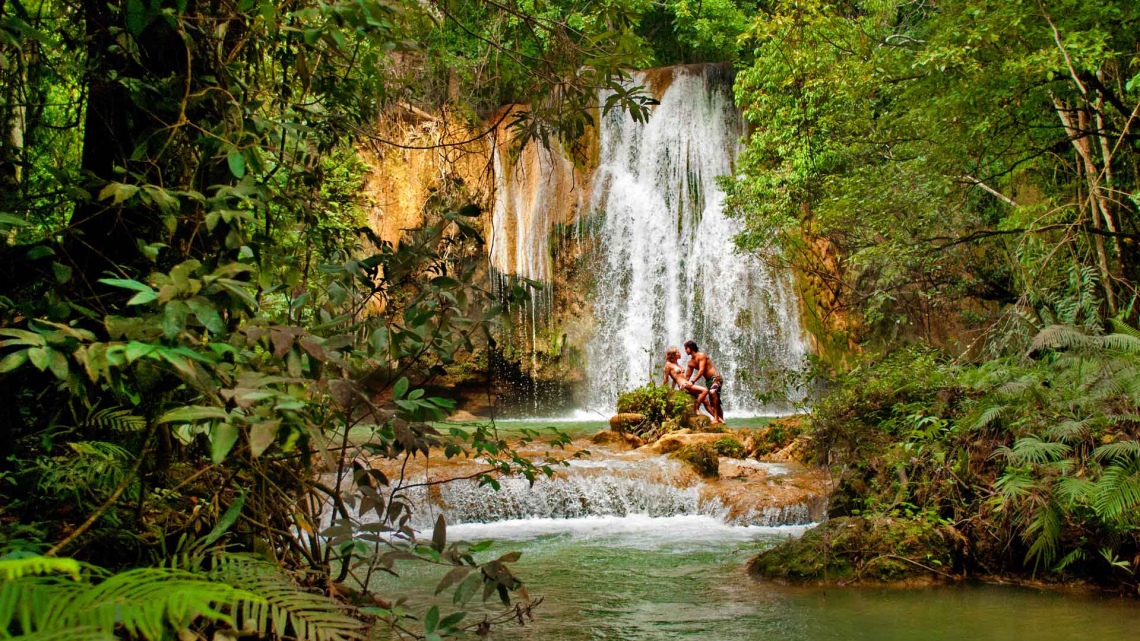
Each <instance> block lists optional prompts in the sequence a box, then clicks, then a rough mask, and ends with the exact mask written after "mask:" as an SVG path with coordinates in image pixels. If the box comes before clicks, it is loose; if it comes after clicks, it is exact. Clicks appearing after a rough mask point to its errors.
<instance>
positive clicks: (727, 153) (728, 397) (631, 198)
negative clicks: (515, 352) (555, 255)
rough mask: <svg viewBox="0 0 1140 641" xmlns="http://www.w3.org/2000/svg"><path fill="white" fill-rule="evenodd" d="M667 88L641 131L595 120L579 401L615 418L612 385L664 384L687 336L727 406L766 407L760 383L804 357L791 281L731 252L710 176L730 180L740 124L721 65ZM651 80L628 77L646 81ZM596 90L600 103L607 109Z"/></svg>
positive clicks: (677, 70) (627, 122)
mask: <svg viewBox="0 0 1140 641" xmlns="http://www.w3.org/2000/svg"><path fill="white" fill-rule="evenodd" d="M663 71H664V72H668V71H671V72H672V74H673V77H672V80H671V82H670V84H669V85H668V87H667V89H665V91H664V92H663V94H662V95H661V96H660V104H659V105H657V106H656V107H654V108H653V112H652V115H651V116H650V118H649V120H648V122H647V123H639V122H636V121H635V120H634V119H633V118H632V117H630V116H629V114H627V113H625V112H622V111H620V110H614V111H612V112H611V113H609V114H608V115H606V116H604V117H603V118H602V120H601V123H600V145H601V149H600V159H601V160H600V166H599V167H598V169H597V170H596V172H595V174H594V177H593V188H592V193H591V195H590V200H589V205H588V206H587V209H586V212H587V216H588V218H587V219H585V220H584V221H583V222H584V225H585V227H586V229H587V230H588V232H587V233H594V234H597V235H598V237H599V241H600V242H599V243H598V247H599V251H600V254H601V255H600V256H599V261H598V265H597V267H596V269H597V272H596V273H597V287H596V292H595V297H594V320H595V331H594V338H593V339H592V341H591V342H590V344H589V345H588V347H587V352H586V353H587V359H588V363H589V367H590V370H589V373H588V381H589V390H588V398H589V406H590V408H591V409H594V410H597V411H600V412H612V411H613V408H614V403H615V400H616V398H617V396H618V394H619V393H620V392H621V391H624V390H628V389H632V388H634V387H638V386H640V385H643V384H645V383H646V382H647V381H649V380H650V379H651V377H660V376H661V363H662V361H663V359H664V354H665V349H666V348H667V347H668V346H670V345H675V346H678V347H680V346H681V344H682V343H683V342H684V341H686V340H688V339H693V340H695V341H697V343H698V344H699V345H700V347H701V349H702V351H705V352H707V353H709V354H710V355H711V356H712V359H713V362H714V363H715V364H716V366H717V368H718V369H719V370H720V373H721V374H722V375H723V376H724V378H725V380H726V393H725V397H724V406H725V409H726V411H735V412H737V413H775V412H782V411H786V410H787V409H788V408H787V407H786V404H785V403H781V402H768V403H765V402H762V401H761V400H760V399H759V398H758V396H759V395H760V394H762V393H763V392H765V391H767V383H766V382H765V380H764V379H765V378H766V377H767V376H768V375H770V374H772V373H778V372H788V371H795V370H797V369H798V368H800V367H801V366H802V363H803V359H804V356H805V354H806V353H807V351H808V348H807V345H806V344H805V342H804V338H803V331H802V329H801V327H800V323H799V314H798V308H797V303H796V299H795V295H794V293H793V288H792V282H791V274H790V273H789V272H787V271H785V270H779V271H777V270H776V269H774V268H773V267H772V266H771V265H770V264H769V262H767V261H765V260H763V257H759V256H755V255H750V254H746V253H738V252H737V251H736V250H735V245H734V242H733V237H734V236H735V235H736V234H738V233H739V232H740V230H741V224H740V222H739V221H737V220H734V219H731V218H728V217H727V216H726V215H725V213H724V211H723V205H724V191H723V190H722V189H721V188H720V187H719V186H718V185H717V177H719V176H730V175H732V174H733V163H734V160H735V158H736V155H737V153H738V152H739V151H740V148H741V142H740V139H741V137H742V134H743V131H744V128H743V121H742V118H741V116H740V113H739V112H738V110H737V109H736V107H735V105H734V103H733V99H732V78H731V71H730V70H729V69H728V68H727V67H724V66H717V65H693V66H683V67H674V68H673V69H671V70H656V71H654V72H652V73H656V74H658V76H657V77H655V78H654V80H658V78H659V74H661V73H662V72H663ZM648 73H650V72H639V73H636V74H634V78H633V83H634V84H637V85H642V84H648ZM604 99H605V96H604V95H603V96H602V102H604Z"/></svg>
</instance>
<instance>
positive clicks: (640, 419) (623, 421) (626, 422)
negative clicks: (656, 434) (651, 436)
mask: <svg viewBox="0 0 1140 641" xmlns="http://www.w3.org/2000/svg"><path fill="white" fill-rule="evenodd" d="M644 422H645V415H644V414H637V413H634V412H627V413H624V414H616V415H614V416H613V418H611V419H610V429H611V430H613V431H615V432H622V433H624V432H632V431H635V430H636V428H637V427H638V426H640V425H641V424H642V423H644Z"/></svg>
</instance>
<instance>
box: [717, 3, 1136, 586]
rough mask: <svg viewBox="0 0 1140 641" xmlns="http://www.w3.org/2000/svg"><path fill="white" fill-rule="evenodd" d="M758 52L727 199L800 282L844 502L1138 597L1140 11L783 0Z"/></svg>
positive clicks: (994, 557) (746, 61)
mask: <svg viewBox="0 0 1140 641" xmlns="http://www.w3.org/2000/svg"><path fill="white" fill-rule="evenodd" d="M740 50H741V59H740V62H739V63H738V74H737V77H736V95H737V100H738V103H739V105H740V106H741V108H742V109H743V110H744V113H745V114H746V116H747V118H748V119H749V122H750V123H751V131H750V134H749V138H748V146H747V149H746V151H745V152H744V155H743V157H742V158H741V160H740V166H739V167H738V176H737V177H736V179H735V180H730V181H727V182H726V185H727V186H728V188H729V190H730V201H731V202H730V206H731V207H732V209H733V211H734V212H735V213H736V214H737V215H738V216H739V217H740V218H741V219H742V220H743V221H744V224H745V226H746V231H745V232H744V233H743V234H742V235H741V236H740V238H739V242H740V245H741V247H742V248H745V249H749V250H762V249H763V248H765V247H772V246H775V247H778V248H779V249H780V251H781V253H780V254H779V255H780V256H781V257H782V258H783V259H784V260H786V261H788V262H789V263H790V264H792V265H793V266H794V267H795V268H796V269H797V271H798V272H799V273H800V274H801V279H800V285H801V291H804V292H806V293H807V296H806V298H807V300H808V307H809V308H810V309H812V310H813V314H814V316H815V319H814V321H813V322H814V324H815V329H816V330H817V331H816V333H817V336H822V339H821V340H820V341H819V343H820V345H821V346H822V347H823V349H821V356H825V357H827V358H825V361H826V362H821V363H819V365H820V373H821V375H822V378H824V379H826V380H828V385H827V391H826V392H825V393H824V394H823V396H822V398H821V399H819V400H818V402H816V403H815V404H814V406H813V408H812V416H811V421H810V424H811V427H812V429H813V436H814V439H815V449H816V457H817V459H818V460H820V461H821V462H824V463H826V464H830V465H832V466H833V469H835V471H836V473H837V479H838V481H839V484H840V485H839V490H838V492H837V495H836V497H835V501H834V502H833V512H834V513H835V515H837V516H840V515H844V516H856V517H860V518H868V519H872V518H879V517H886V518H908V519H920V520H926V521H928V522H930V523H933V524H935V525H937V526H939V527H944V528H947V532H949V533H950V535H951V538H954V539H955V541H960V540H962V541H965V546H964V547H963V548H962V549H961V552H962V554H961V556H960V557H958V561H957V563H959V564H960V567H958V568H957V570H959V571H963V572H972V573H974V574H987V573H989V574H1003V573H1020V574H1034V575H1036V576H1037V577H1038V578H1044V579H1050V578H1053V579H1072V578H1082V579H1088V580H1092V581H1097V582H1102V583H1105V584H1109V585H1114V586H1120V587H1124V588H1126V589H1128V590H1132V591H1134V590H1135V589H1136V588H1137V587H1138V585H1140V530H1138V528H1140V510H1137V507H1138V506H1140V420H1138V419H1140V416H1138V414H1137V411H1136V410H1137V401H1138V399H1140V397H1138V396H1137V393H1138V391H1140V390H1138V389H1137V388H1136V387H1135V384H1136V372H1137V371H1138V370H1137V366H1138V365H1140V343H1137V337H1138V336H1140V333H1138V332H1137V331H1136V329H1135V327H1136V323H1137V312H1138V310H1137V305H1136V303H1137V278H1138V277H1140V272H1138V268H1140V265H1138V262H1137V241H1138V240H1140V227H1138V225H1140V191H1138V190H1140V136H1138V133H1140V132H1138V131H1137V125H1138V124H1140V123H1138V122H1137V116H1140V6H1137V5H1136V4H1135V3H1133V2H1123V1H1122V2H1113V1H1111V0H1110V1H1109V2H1102V3H1096V4H1095V5H1092V4H1088V3H1080V2H1070V1H1066V0H1056V1H1051V0H1032V1H1022V0H949V1H939V2H924V1H918V2H892V1H887V2H879V1H866V2H828V1H816V0H802V1H801V0H789V1H778V2H773V3H770V4H769V5H767V6H766V7H765V11H764V12H763V15H761V16H759V17H757V18H756V19H754V20H751V21H749V22H748V24H747V27H746V28H745V30H744V31H743V32H742V36H741V39H740ZM837 347H838V349H837ZM851 347H854V348H855V349H854V350H852V349H850V348H851ZM839 352H842V354H839V355H838V356H837V354H838V353H839ZM853 352H861V353H862V356H852V353H853ZM955 545H956V546H957V543H955Z"/></svg>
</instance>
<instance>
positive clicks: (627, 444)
mask: <svg viewBox="0 0 1140 641" xmlns="http://www.w3.org/2000/svg"><path fill="white" fill-rule="evenodd" d="M590 442H591V443H593V444H594V445H607V446H611V447H617V448H620V449H630V450H632V449H635V448H638V447H641V446H642V445H644V444H645V441H643V440H642V439H641V437H639V436H637V435H636V434H629V433H623V432H614V431H612V430H602V431H601V432H598V433H597V434H595V435H593V436H591V437H590Z"/></svg>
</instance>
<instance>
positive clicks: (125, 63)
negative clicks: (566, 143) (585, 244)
mask: <svg viewBox="0 0 1140 641" xmlns="http://www.w3.org/2000/svg"><path fill="white" fill-rule="evenodd" d="M644 6H645V3H644V2H641V1H640V0H636V1H633V2H614V3H606V4H605V6H604V7H599V6H595V5H594V4H593V3H588V2H578V1H576V0H575V1H567V2H560V3H555V4H553V5H551V4H543V3H523V5H521V6H515V5H511V6H509V7H508V6H506V5H501V4H498V3H490V4H486V3H449V2H429V3H419V2H406V1H404V0H391V1H389V0H380V1H363V2H356V1H351V2H348V1H335V2H315V1H311V0H290V1H287V2H268V1H253V2H238V3H224V5H222V6H214V5H210V6H208V7H207V6H206V5H200V4H196V3H185V2H173V3H171V2H138V1H136V0H118V1H112V2H90V3H60V2H49V1H43V2H31V3H28V2H22V3H21V2H15V3H0V129H3V131H4V132H5V144H4V145H0V236H2V237H3V239H4V241H3V243H0V282H3V283H4V285H5V288H4V291H3V292H2V294H3V295H2V296H0V404H2V405H4V406H5V407H6V408H10V409H13V411H11V412H5V413H4V415H3V416H0V431H3V433H4V437H5V443H6V445H7V444H10V445H11V447H10V449H6V450H5V457H4V459H3V460H2V461H0V504H3V506H4V508H3V510H4V518H3V520H2V521H0V545H2V546H3V550H0V553H2V552H3V551H6V550H8V549H12V550H23V551H28V550H32V551H41V552H44V551H48V550H50V554H51V555H54V554H57V553H60V552H61V551H62V552H65V553H69V554H72V555H74V556H75V557H76V558H77V559H80V560H84V561H92V560H96V561H98V562H99V564H100V565H103V566H106V567H108V569H109V572H111V573H110V574H105V573H101V572H95V571H94V570H92V571H91V572H90V573H88V574H84V575H83V576H82V577H80V579H79V580H75V579H74V578H72V579H64V578H62V577H58V576H34V577H30V576H17V575H19V574H21V573H25V574H26V572H28V571H36V570H37V569H40V570H42V569H51V567H54V566H51V565H50V564H48V565H43V566H15V565H13V566H11V569H10V570H5V571H6V572H10V573H11V574H12V576H13V577H14V578H13V579H12V582H11V583H6V584H5V588H4V589H5V590H8V592H6V593H5V594H6V595H7V596H6V598H8V597H11V598H12V599H16V600H17V601H19V603H22V604H29V605H27V607H29V608H34V610H35V611H34V612H32V611H31V610H29V611H27V612H31V614H29V615H28V616H32V615H33V614H34V617H33V618H27V617H23V618H21V617H17V618H16V619H11V618H9V619H4V625H2V626H0V630H5V631H6V632H12V633H15V632H21V633H25V634H34V635H35V636H36V637H39V638H54V637H52V635H56V634H57V632H58V631H59V630H60V629H62V628H56V627H53V626H55V625H57V623H58V625H60V626H63V625H67V626H71V630H72V632H73V633H76V634H79V636H80V638H86V637H85V636H84V635H88V636H90V637H91V638H106V637H107V636H108V635H112V634H113V635H116V636H117V637H146V638H167V637H171V636H172V635H173V634H175V633H183V632H186V631H187V629H188V627H193V626H205V625H212V626H222V627H233V628H234V629H242V630H244V629H246V628H247V627H248V626H247V624H250V623H251V622H252V624H253V626H252V628H253V629H254V630H255V631H256V633H257V634H258V635H259V636H262V637H277V638H284V637H290V638H304V639H339V638H348V637H354V636H358V635H362V634H363V628H362V627H361V626H359V625H358V624H357V622H356V621H357V619H359V618H360V617H359V614H360V613H359V612H358V611H353V612H348V611H343V610H341V609H340V608H339V606H337V605H336V604H335V603H334V602H333V601H330V600H329V599H326V598H325V597H323V596H320V595H318V594H316V593H310V592H309V591H307V590H306V589H302V588H301V587H300V585H299V584H298V583H297V581H296V577H303V578H304V581H305V584H306V585H309V584H312V585H321V586H322V589H324V590H327V589H330V586H339V587H340V588H343V591H344V592H352V589H350V588H347V587H344V586H348V585H355V586H362V587H360V593H359V594H353V597H354V598H357V599H358V600H359V601H360V602H369V603H370V602H377V601H376V598H375V595H372V594H371V593H370V588H369V587H368V586H369V583H368V581H367V577H368V576H371V574H372V573H373V572H376V571H384V572H396V571H397V569H398V563H397V562H414V561H419V562H425V563H437V564H443V565H448V566H452V567H451V568H449V569H451V570H453V571H454V570H461V571H463V572H465V573H466V574H464V577H463V581H462V582H461V583H460V584H459V585H458V587H457V588H456V589H457V594H459V595H460V596H462V598H457V602H465V601H466V600H468V599H470V598H471V597H472V594H474V593H476V592H478V591H479V590H482V591H483V594H484V598H487V596H489V595H497V596H498V597H499V598H500V599H501V600H502V601H503V602H504V603H509V602H510V600H511V598H512V597H514V596H515V595H519V596H521V597H522V598H523V599H524V601H525V600H528V597H527V596H526V595H525V590H524V589H523V588H522V582H521V581H520V580H519V579H518V578H517V577H515V576H514V574H513V573H512V572H511V571H510V564H511V563H512V562H513V561H514V560H516V559H515V558H512V557H511V556H510V555H505V556H504V557H501V558H499V559H495V560H491V561H487V562H483V563H477V562H476V561H475V559H474V556H473V554H474V552H473V551H472V550H473V549H474V548H472V547H469V546H461V545H459V544H452V545H450V546H447V545H445V544H444V543H445V536H444V533H445V528H444V524H442V523H441V524H440V527H439V528H437V533H438V535H439V536H440V539H439V540H438V541H436V540H433V541H432V544H431V545H425V544H423V543H422V542H419V541H417V540H416V533H415V531H414V530H413V528H412V525H411V522H412V521H411V518H412V514H411V510H412V505H413V501H412V500H411V499H410V498H409V492H410V489H409V487H408V486H410V485H414V483H413V482H412V481H411V480H410V479H408V478H404V477H403V475H401V476H400V477H399V478H391V479H389V478H387V477H385V476H384V475H383V474H379V476H378V477H377V476H373V475H369V474H363V475H361V474H357V472H358V469H357V468H358V467H359V461H361V460H364V459H365V457H374V458H387V459H395V460H397V461H399V462H402V463H403V464H404V465H405V466H406V465H407V462H408V461H409V459H411V458H414V457H417V456H419V455H426V454H427V453H428V452H429V451H432V450H434V452H435V453H437V454H438V453H442V454H443V455H445V456H447V457H470V458H471V459H472V460H478V461H485V462H487V467H486V468H484V469H483V470H481V471H480V472H479V473H478V474H476V477H477V478H476V480H477V481H478V482H481V483H484V484H490V485H496V484H497V483H498V480H497V479H498V477H499V476H500V475H512V474H516V473H517V474H520V475H522V476H524V477H526V478H529V479H531V480H534V479H536V478H538V477H539V476H549V475H552V474H553V469H552V465H556V464H557V463H558V462H559V459H558V457H557V456H552V457H550V458H549V459H548V460H546V461H544V462H542V463H535V462H534V461H532V460H530V459H528V458H527V457H524V456H522V455H520V454H519V453H518V452H517V451H516V449H515V448H516V446H517V445H518V444H519V443H524V444H525V443H529V442H532V441H533V440H535V438H536V435H534V434H524V435H523V436H522V437H521V438H517V439H516V438H512V439H507V438H506V437H504V436H502V435H500V434H499V433H498V432H496V431H495V430H494V428H493V426H485V427H480V428H478V429H476V430H471V431H463V430H458V431H452V432H450V433H446V434H444V433H441V432H440V431H439V430H437V429H435V428H433V427H432V426H431V425H430V424H429V422H430V421H435V420H439V419H441V418H443V417H445V416H446V415H447V414H449V413H450V412H451V411H452V410H453V408H454V403H453V401H451V400H450V399H447V398H441V397H437V396H434V395H432V394H428V393H427V392H426V391H425V387H426V386H428V385H429V384H430V383H431V381H432V380H433V379H434V378H435V377H437V376H438V375H440V373H441V372H442V371H443V369H444V368H445V367H446V366H447V365H450V364H452V363H454V362H456V361H457V360H462V359H463V358H465V357H469V356H470V355H471V353H472V352H474V351H476V350H477V349H484V350H485V349H486V348H487V345H489V344H491V343H493V341H494V334H495V332H496V331H497V326H498V323H499V319H500V316H501V310H500V309H499V308H498V307H497V306H495V305H494V304H493V301H492V297H491V296H490V292H488V291H487V289H488V288H487V287H485V286H484V283H483V282H482V274H483V271H482V270H483V269H484V261H483V255H484V252H485V249H484V247H483V239H482V237H481V233H480V228H481V225H480V224H479V222H478V221H477V220H476V219H477V218H478V217H479V216H480V215H481V212H480V209H479V207H478V206H477V205H475V204H473V203H471V202H469V201H467V200H462V199H459V198H458V196H455V195H454V194H452V193H451V192H447V193H440V194H437V195H436V196H435V197H434V198H433V199H432V200H431V201H430V202H429V203H428V204H427V205H426V206H425V212H424V223H423V225H422V226H420V227H419V228H417V229H407V230H402V237H401V238H400V241H399V242H398V243H393V242H392V241H391V240H386V239H382V238H379V237H378V236H377V235H376V233H375V232H373V231H372V230H370V229H369V228H368V222H369V218H368V215H367V214H368V212H369V210H370V208H371V207H372V206H373V205H374V204H375V203H371V202H370V201H369V199H368V197H367V194H366V193H365V192H366V189H365V184H366V181H365V178H366V176H367V175H368V174H369V172H370V171H371V168H370V167H368V166H367V165H366V164H365V162H364V161H363V158H364V156H362V155H361V154H360V153H358V150H359V149H360V148H362V147H364V146H368V147H370V148H371V149H370V151H372V152H375V153H376V154H377V155H382V154H383V153H384V152H386V150H388V149H389V148H390V143H388V142H387V141H386V139H385V137H384V135H383V134H384V129H383V127H382V126H381V123H384V122H395V121H397V120H398V119H399V116H395V117H392V114H393V113H404V112H406V111H409V110H410V111H415V110H420V111H425V110H426V111H437V110H440V109H442V108H443V107H444V106H445V105H446V107H447V108H448V109H449V110H450V113H452V114H458V115H459V117H460V119H466V120H467V121H468V123H466V124H472V125H478V127H479V128H480V129H484V128H485V125H486V123H485V122H483V119H484V118H485V117H486V116H487V115H488V112H489V111H491V110H493V109H497V108H498V107H499V106H500V103H501V101H502V100H503V99H506V98H511V99H515V98H518V99H526V100H527V101H529V102H531V109H530V110H529V111H526V114H525V116H524V117H522V118H519V119H517V121H515V122H504V123H502V124H507V125H513V126H514V127H515V132H516V134H518V135H517V142H518V143H519V144H525V143H526V142H528V141H537V142H541V143H544V144H545V143H551V142H552V141H553V140H555V139H557V138H562V139H563V140H573V139H577V138H579V137H580V136H581V135H582V133H583V131H584V130H585V128H586V127H587V126H588V125H589V124H591V123H592V122H593V118H594V117H595V116H594V107H595V106H596V105H595V102H596V97H597V95H598V91H599V90H601V89H608V90H609V91H611V92H612V95H613V98H612V100H611V101H610V102H609V103H608V104H606V105H604V109H605V110H607V111H608V110H610V109H615V108H617V109H628V110H630V111H631V113H633V114H634V116H635V117H638V118H641V117H644V115H645V113H646V108H647V105H648V102H649V101H648V99H647V98H646V97H645V96H644V95H643V94H642V93H641V91H640V90H639V89H638V88H636V87H629V86H627V83H626V80H627V79H628V72H627V69H628V68H630V67H632V66H634V65H636V64H637V63H638V62H640V61H642V60H644V59H645V56H644V55H643V54H642V44H643V43H642V41H640V39H638V38H637V37H636V36H635V35H634V34H633V31H632V30H633V27H634V26H635V24H636V22H637V18H638V16H639V11H641V10H643V9H644ZM453 88H454V90H453ZM457 91H458V92H460V94H462V95H464V96H465V97H466V98H467V99H462V98H461V97H460V94H457V93H456V92H457ZM9 143H11V144H9ZM455 193H456V194H459V195H463V194H464V193H466V192H465V190H462V189H457V190H455ZM453 196H455V197H453ZM553 440H554V444H555V445H564V444H565V442H566V439H565V437H562V436H558V437H555V438H554V439H553ZM408 469H410V467H408ZM463 482H467V480H464V481H463ZM330 512H331V514H330ZM320 523H331V525H330V526H329V527H328V528H326V529H325V530H324V531H318V530H319V527H318V525H317V524H320ZM214 546H229V547H230V548H232V549H236V550H242V551H244V552H251V551H257V552H258V553H259V554H264V555H265V556H268V557H271V558H273V559H274V560H275V563H276V565H277V567H274V566H273V565H272V564H269V563H266V562H260V561H254V560H253V559H252V558H251V557H237V556H228V557H227V556H225V555H223V556H221V557H217V558H215V557H214V556H212V554H211V552H212V550H213V548H214ZM476 551H478V550H476ZM144 559H152V560H153V561H154V563H152V564H149V565H155V566H160V567H139V566H140V565H144V566H145V565H148V564H145V563H144V562H143V560H144ZM174 561H177V563H175V565H178V566H179V567H180V568H181V569H180V570H171V569H169V568H168V567H167V566H168V565H170V563H172V562H174ZM43 563H48V562H46V561H44V562H43ZM19 568H23V569H19ZM164 568H166V569H164ZM449 576H452V575H449ZM243 586H245V587H243ZM246 587H248V588H250V589H253V590H256V591H257V592H258V594H262V595H263V596H259V597H257V598H253V597H250V596H248V594H247V593H246V592H244V591H243V590H244V589H245V588H246ZM23 590H31V591H33V592H34V593H35V594H34V595H32V596H28V594H31V593H25V592H20V591H23ZM17 592H19V598H16V597H13V596H12V595H14V594H17ZM180 594H181V595H182V596H179V595H180ZM25 596H28V598H24V597H25ZM69 599H70V601H69ZM13 602H14V601H11V600H8V601H5V603H8V604H11V603H13ZM116 603H118V604H120V605H121V607H122V611H121V612H120V613H119V614H118V615H115V616H112V614H108V613H109V612H112V610H113V609H114V607H115V606H114V604H116ZM12 607H15V606H12ZM20 607H24V606H23V605H21V606H20ZM521 607H526V606H525V605H523V606H521ZM61 608H62V609H66V610H67V611H68V614H67V616H62V615H61V616H59V617H56V618H57V619H58V621H53V620H51V619H50V617H49V618H45V617H46V615H44V616H41V614H42V613H44V612H51V613H54V612H57V611H62V610H61ZM377 610H382V611H373V612H369V613H368V614H369V615H370V616H371V617H373V620H378V621H381V622H382V623H383V624H384V625H387V626H390V627H391V628H393V629H402V628H403V627H404V626H406V625H407V624H408V623H409V622H410V621H413V620H415V622H416V625H417V626H419V625H420V622H421V621H422V622H425V623H426V620H427V619H426V618H425V617H424V616H423V615H422V613H420V614H417V613H412V612H409V611H407V610H406V609H405V608H403V607H402V606H393V607H384V608H380V607H378V608H377ZM519 611H520V612H521V611H522V610H519ZM3 612H4V616H9V617H11V616H15V615H13V614H12V612H14V611H13V610H4V611H3ZM353 615H356V618H354V617H353ZM53 616H54V615H53ZM69 617H70V618H69ZM12 621H16V623H14V624H13V623H11V622H12ZM459 621H460V619H458V618H455V615H454V614H450V615H446V613H445V615H441V614H440V613H439V611H438V610H435V615H434V617H433V624H432V625H431V626H428V627H429V628H430V629H427V630H425V632H426V633H429V635H441V634H448V635H451V634H458V633H459V632H461V631H462V630H463V629H465V628H464V627H463V626H460V625H459ZM29 622H32V623H29ZM478 625H480V624H472V629H474V627H475V626H478ZM13 626H15V627H13Z"/></svg>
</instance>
